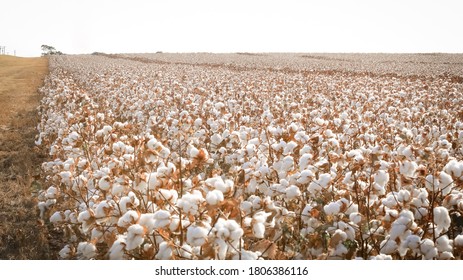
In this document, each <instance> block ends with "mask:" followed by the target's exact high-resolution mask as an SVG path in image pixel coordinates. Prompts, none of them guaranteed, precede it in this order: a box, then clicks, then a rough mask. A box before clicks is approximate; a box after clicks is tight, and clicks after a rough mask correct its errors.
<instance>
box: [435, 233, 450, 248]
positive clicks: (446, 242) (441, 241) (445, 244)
mask: <svg viewBox="0 0 463 280" xmlns="http://www.w3.org/2000/svg"><path fill="white" fill-rule="evenodd" d="M436 248H437V250H438V251H439V252H453V246H452V241H450V239H449V237H448V236H447V235H442V236H440V237H439V238H437V240H436Z"/></svg>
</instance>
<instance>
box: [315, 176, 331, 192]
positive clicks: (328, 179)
mask: <svg viewBox="0 0 463 280" xmlns="http://www.w3.org/2000/svg"><path fill="white" fill-rule="evenodd" d="M330 182H331V174H329V173H323V174H320V177H319V179H318V183H319V184H320V185H321V186H322V187H323V188H324V189H326V188H327V186H328V184H329V183H330Z"/></svg>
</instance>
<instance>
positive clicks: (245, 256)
mask: <svg viewBox="0 0 463 280" xmlns="http://www.w3.org/2000/svg"><path fill="white" fill-rule="evenodd" d="M240 255H241V258H240ZM232 259H233V260H250V261H252V260H257V259H259V253H258V252H252V251H248V250H244V249H241V252H240V253H237V254H235V255H234V256H233V258H232Z"/></svg>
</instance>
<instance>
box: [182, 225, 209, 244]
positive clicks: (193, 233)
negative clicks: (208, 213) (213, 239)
mask: <svg viewBox="0 0 463 280" xmlns="http://www.w3.org/2000/svg"><path fill="white" fill-rule="evenodd" d="M208 232H209V231H208V230H207V229H206V228H205V227H202V226H198V225H191V226H190V227H188V230H187V233H186V239H187V242H188V244H190V245H191V246H193V247H195V246H202V245H204V243H206V241H207V235H208Z"/></svg>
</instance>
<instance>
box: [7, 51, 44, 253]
mask: <svg viewBox="0 0 463 280" xmlns="http://www.w3.org/2000/svg"><path fill="white" fill-rule="evenodd" d="M47 72H48V60H47V59H46V58H18V57H12V56H0V259H3V260H5V259H49V258H53V256H51V251H50V245H49V242H48V240H49V236H48V235H49V234H48V231H47V229H46V228H45V227H44V226H43V225H42V223H40V222H39V221H38V219H37V218H38V216H37V207H36V204H37V203H36V201H35V200H34V199H33V198H32V195H31V194H32V192H33V190H34V187H33V186H34V184H33V182H34V179H33V178H34V175H35V174H37V172H38V170H37V168H38V167H39V165H40V162H41V159H40V153H39V152H38V151H37V150H36V149H35V148H34V146H35V145H34V137H35V134H36V129H35V126H36V124H37V113H36V108H37V106H38V105H39V100H40V99H39V95H38V94H37V88H38V87H39V86H40V85H41V84H42V82H43V79H44V77H45V75H46V74H47Z"/></svg>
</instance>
